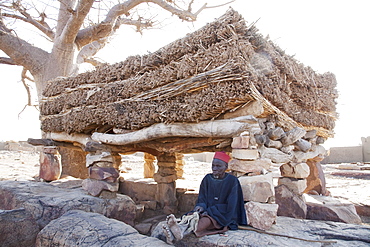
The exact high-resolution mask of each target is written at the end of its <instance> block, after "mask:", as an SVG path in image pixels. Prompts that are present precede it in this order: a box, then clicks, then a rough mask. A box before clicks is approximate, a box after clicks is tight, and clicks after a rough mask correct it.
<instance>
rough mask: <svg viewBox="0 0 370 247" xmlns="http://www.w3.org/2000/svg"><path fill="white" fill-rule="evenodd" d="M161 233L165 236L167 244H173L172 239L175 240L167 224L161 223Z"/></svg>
mask: <svg viewBox="0 0 370 247" xmlns="http://www.w3.org/2000/svg"><path fill="white" fill-rule="evenodd" d="M162 227H163V233H164V235H165V236H166V242H167V244H173V240H175V238H174V236H173V234H172V232H171V230H170V228H169V227H168V225H167V224H166V225H163V226H162Z"/></svg>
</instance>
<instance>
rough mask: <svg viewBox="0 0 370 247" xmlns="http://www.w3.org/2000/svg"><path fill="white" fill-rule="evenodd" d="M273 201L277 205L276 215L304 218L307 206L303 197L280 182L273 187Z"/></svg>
mask: <svg viewBox="0 0 370 247" xmlns="http://www.w3.org/2000/svg"><path fill="white" fill-rule="evenodd" d="M275 201H276V203H277V204H278V205H279V208H278V211H277V215H279V216H287V217H293V218H299V219H305V218H306V214H307V206H306V202H305V200H304V198H303V197H302V196H301V195H297V194H296V193H294V192H293V191H291V190H290V189H289V188H288V187H287V186H286V185H284V184H282V185H279V186H277V187H275Z"/></svg>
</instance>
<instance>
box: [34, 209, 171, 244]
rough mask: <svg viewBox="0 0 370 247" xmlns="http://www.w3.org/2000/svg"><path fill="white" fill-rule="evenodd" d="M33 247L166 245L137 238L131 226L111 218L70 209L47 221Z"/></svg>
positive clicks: (152, 239)
mask: <svg viewBox="0 0 370 247" xmlns="http://www.w3.org/2000/svg"><path fill="white" fill-rule="evenodd" d="M36 246H37V247H42V246H55V247H56V246H88V247H93V246H96V247H100V246H106V247H108V246H132V247H134V246H135V247H136V246H143V247H144V246H168V244H166V243H165V242H163V241H161V240H159V239H156V238H152V237H147V236H144V235H141V234H139V233H138V231H137V230H135V229H134V228H133V227H131V226H129V225H127V224H125V223H123V222H120V221H118V220H114V219H108V218H107V217H105V216H103V215H101V214H97V213H88V212H84V211H81V210H71V211H68V212H67V213H65V214H64V215H62V216H61V217H59V218H58V219H56V220H53V221H51V222H50V223H49V224H48V225H47V226H46V227H44V229H42V230H41V231H40V233H39V234H38V235H37V239H36Z"/></svg>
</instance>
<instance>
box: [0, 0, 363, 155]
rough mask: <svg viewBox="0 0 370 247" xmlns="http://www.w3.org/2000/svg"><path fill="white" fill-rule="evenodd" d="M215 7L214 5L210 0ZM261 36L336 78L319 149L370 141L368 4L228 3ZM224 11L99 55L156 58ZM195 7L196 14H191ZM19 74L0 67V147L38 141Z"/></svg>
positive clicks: (172, 23)
mask: <svg viewBox="0 0 370 247" xmlns="http://www.w3.org/2000/svg"><path fill="white" fill-rule="evenodd" d="M208 2H209V3H210V4H209V5H216V4H219V3H221V2H226V0H225V1H220V0H212V1H211V0H209V1H208ZM231 7H233V8H234V9H235V10H237V11H238V12H239V13H241V14H242V16H243V17H244V19H245V20H246V21H247V22H248V23H249V24H250V23H253V22H255V21H257V20H258V22H257V24H256V26H257V28H258V29H259V30H260V33H261V34H263V35H264V36H266V35H269V36H270V39H271V40H272V41H273V42H274V43H276V44H278V45H279V46H280V48H282V49H283V50H285V52H286V53H287V54H289V55H295V58H296V59H297V60H298V61H300V62H302V63H303V64H305V65H306V66H310V67H311V68H313V69H314V70H315V71H317V72H319V73H324V72H327V71H329V72H332V73H334V74H335V75H336V78H337V83H338V86H337V89H338V91H339V98H338V100H337V103H338V104H337V112H338V113H339V119H338V120H337V122H336V127H335V129H334V131H335V136H334V138H331V139H329V140H327V142H326V143H325V147H327V148H329V147H333V146H355V145H359V144H360V143H361V137H367V136H370V128H369V124H370V112H369V110H368V109H367V106H368V105H369V97H368V95H369V94H370V91H369V89H370V79H369V76H368V73H367V72H368V71H369V70H370V62H369V58H370V31H369V30H370V28H369V25H370V15H369V13H368V1H367V0H353V1H345V0H310V1H304V0H301V1H297V0H279V1H276V0H258V1H249V0H236V1H235V2H234V3H232V4H231ZM227 8H228V7H227V6H224V7H220V8H215V9H207V10H205V11H204V12H203V13H202V14H201V15H200V16H199V18H198V21H197V22H196V23H193V24H190V23H184V22H181V21H179V20H177V19H176V18H172V19H171V18H169V17H168V19H167V20H166V21H165V22H164V23H163V25H164V26H163V27H162V28H161V29H153V30H147V31H144V33H143V35H140V34H139V33H136V32H135V31H134V30H133V28H131V27H125V28H122V29H120V30H119V32H118V33H117V35H115V37H114V38H113V39H112V40H111V43H110V44H109V45H107V46H106V48H104V49H105V50H102V51H101V52H100V53H98V54H97V56H98V57H100V58H101V59H103V60H105V61H106V62H109V63H114V62H119V61H122V60H124V59H125V58H126V57H127V56H129V55H136V54H144V53H147V52H154V51H156V50H157V49H159V48H160V47H162V46H164V45H166V44H168V43H170V42H172V41H174V40H176V39H178V38H181V37H183V36H185V35H186V34H187V33H190V32H193V31H195V30H197V29H199V28H200V27H202V26H204V25H205V24H206V23H207V22H211V21H213V20H214V19H215V18H217V17H219V16H221V15H222V14H223V13H225V12H226V10H227ZM194 9H196V8H194ZM20 71H21V69H20V68H16V67H14V66H13V67H12V66H6V65H0V74H1V82H0V105H1V108H0V116H1V128H0V141H1V140H3V141H7V140H27V139H28V138H39V137H40V136H41V134H40V128H39V121H38V111H37V110H36V109H35V108H32V107H27V108H26V109H25V110H24V111H23V112H22V113H21V114H20V112H21V111H22V109H23V107H24V105H25V104H26V102H27V98H26V91H25V89H24V88H23V86H22V83H21V82H20Z"/></svg>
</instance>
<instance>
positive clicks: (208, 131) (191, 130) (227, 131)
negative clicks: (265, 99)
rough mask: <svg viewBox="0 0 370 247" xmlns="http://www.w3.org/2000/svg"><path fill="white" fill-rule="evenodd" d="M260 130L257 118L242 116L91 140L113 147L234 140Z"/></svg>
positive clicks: (160, 125)
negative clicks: (179, 140)
mask: <svg viewBox="0 0 370 247" xmlns="http://www.w3.org/2000/svg"><path fill="white" fill-rule="evenodd" d="M259 129H260V127H259V125H258V121H257V119H256V118H255V117H253V116H251V115H249V116H242V117H237V118H232V119H221V120H210V121H202V122H199V123H173V124H164V123H158V124H154V125H152V126H150V127H147V128H144V129H140V130H137V131H133V132H129V133H125V134H104V133H97V132H95V133H93V134H92V136H91V139H92V140H94V141H97V142H101V143H106V144H111V145H128V144H135V143H141V142H147V141H151V140H155V139H161V138H166V137H211V138H232V137H235V136H238V135H239V134H240V133H242V132H244V131H251V130H252V132H255V131H258V130H259Z"/></svg>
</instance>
